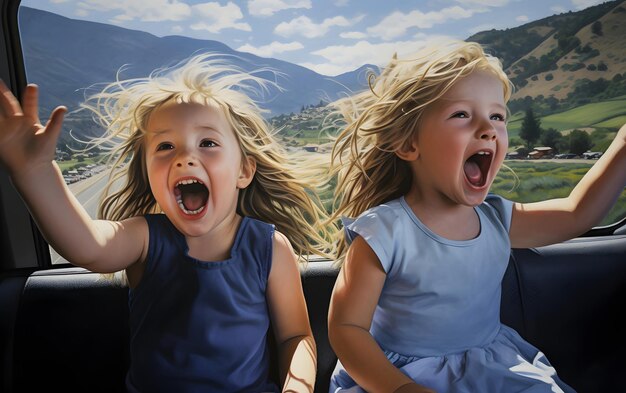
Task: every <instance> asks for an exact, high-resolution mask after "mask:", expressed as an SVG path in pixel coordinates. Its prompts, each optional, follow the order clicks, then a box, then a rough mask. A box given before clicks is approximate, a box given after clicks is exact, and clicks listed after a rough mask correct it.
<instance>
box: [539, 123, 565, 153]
mask: <svg viewBox="0 0 626 393" xmlns="http://www.w3.org/2000/svg"><path fill="white" fill-rule="evenodd" d="M562 140H563V135H561V133H560V132H558V131H557V130H555V129H554V128H548V129H547V130H545V131H544V132H543V133H542V134H541V144H542V145H543V146H549V147H551V148H553V149H554V150H555V151H557V152H558V151H559V150H560V149H559V148H560V146H561V141H562Z"/></svg>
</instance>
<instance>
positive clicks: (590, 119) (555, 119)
mask: <svg viewBox="0 0 626 393" xmlns="http://www.w3.org/2000/svg"><path fill="white" fill-rule="evenodd" d="M523 117H524V115H523V113H521V112H518V113H516V114H515V115H513V116H511V119H510V121H509V124H508V130H509V136H510V137H517V135H518V133H519V130H520V127H521V125H522V120H523ZM624 123H626V97H624V96H622V97H618V98H616V99H611V100H607V101H602V102H594V103H591V104H586V105H582V106H579V107H577V108H574V109H570V110H568V111H565V112H560V113H554V114H551V115H548V116H544V117H541V128H543V129H547V128H554V129H556V130H557V131H569V130H572V129H575V128H579V129H581V128H594V129H595V128H602V129H609V130H612V131H614V130H617V129H618V128H619V127H621V126H622V125H623V124H624Z"/></svg>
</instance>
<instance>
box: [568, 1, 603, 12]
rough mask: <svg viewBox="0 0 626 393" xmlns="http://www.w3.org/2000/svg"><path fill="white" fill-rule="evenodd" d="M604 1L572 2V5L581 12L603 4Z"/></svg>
mask: <svg viewBox="0 0 626 393" xmlns="http://www.w3.org/2000/svg"><path fill="white" fill-rule="evenodd" d="M604 1H605V0H572V4H573V5H574V7H575V8H576V9H577V10H582V9H584V8H587V7H591V6H593V5H597V4H600V3H603V2H604Z"/></svg>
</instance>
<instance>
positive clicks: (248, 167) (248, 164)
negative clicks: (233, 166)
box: [237, 157, 256, 189]
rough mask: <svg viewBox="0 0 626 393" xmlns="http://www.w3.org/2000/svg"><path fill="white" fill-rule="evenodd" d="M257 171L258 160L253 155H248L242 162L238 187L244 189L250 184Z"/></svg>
mask: <svg viewBox="0 0 626 393" xmlns="http://www.w3.org/2000/svg"><path fill="white" fill-rule="evenodd" d="M255 173H256V161H255V159H254V158H252V157H246V158H244V159H243V160H242V162H241V169H240V170H239V177H238V178H237V188H239V189H244V188H246V187H248V186H249V185H250V183H251V182H252V179H253V178H254V174H255Z"/></svg>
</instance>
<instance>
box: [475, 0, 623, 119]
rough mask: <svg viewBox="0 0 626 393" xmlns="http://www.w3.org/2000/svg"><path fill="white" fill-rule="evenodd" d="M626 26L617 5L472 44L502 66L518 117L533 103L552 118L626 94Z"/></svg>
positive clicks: (481, 37) (494, 33)
mask: <svg viewBox="0 0 626 393" xmlns="http://www.w3.org/2000/svg"><path fill="white" fill-rule="evenodd" d="M624 20H626V1H624V0H616V1H609V2H605V3H602V4H599V5H596V6H593V7H589V8H586V9H584V10H582V11H578V12H567V13H563V14H559V15H554V16H551V17H548V18H544V19H541V20H538V21H534V22H531V23H527V24H525V25H522V26H519V27H516V28H512V29H507V30H490V31H484V32H480V33H477V34H475V35H473V36H471V37H469V38H468V39H467V40H468V41H476V42H480V43H481V44H483V45H484V46H486V47H487V48H489V51H490V52H491V53H493V54H494V55H495V56H498V57H499V58H500V59H501V60H502V63H503V66H504V67H505V70H506V72H507V74H508V75H509V77H510V78H511V80H512V81H513V83H514V85H515V87H516V91H515V93H514V94H513V96H512V108H511V109H512V111H513V112H514V111H516V110H517V109H519V108H518V107H519V106H521V104H522V103H523V102H524V101H527V100H528V99H527V98H526V97H529V98H532V99H534V100H539V101H546V106H545V108H543V109H544V111H543V112H544V113H546V111H547V112H548V113H549V112H554V111H556V110H558V109H561V110H563V109H569V108H572V107H576V106H579V105H583V104H586V103H589V102H594V97H595V101H597V100H601V99H608V98H612V97H615V96H619V95H624V94H626V86H625V83H624V80H625V79H626V40H624V37H626V23H624ZM607 90H608V92H607ZM516 104H520V105H517V106H516ZM540 104H541V103H538V105H539V106H540ZM550 106H551V107H552V108H551V109H550V108H549V107H550Z"/></svg>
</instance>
